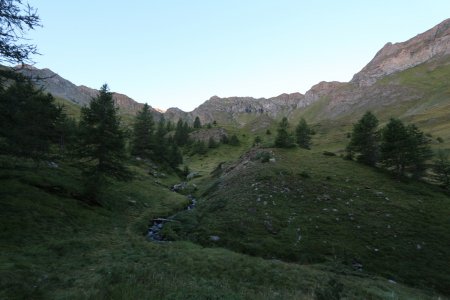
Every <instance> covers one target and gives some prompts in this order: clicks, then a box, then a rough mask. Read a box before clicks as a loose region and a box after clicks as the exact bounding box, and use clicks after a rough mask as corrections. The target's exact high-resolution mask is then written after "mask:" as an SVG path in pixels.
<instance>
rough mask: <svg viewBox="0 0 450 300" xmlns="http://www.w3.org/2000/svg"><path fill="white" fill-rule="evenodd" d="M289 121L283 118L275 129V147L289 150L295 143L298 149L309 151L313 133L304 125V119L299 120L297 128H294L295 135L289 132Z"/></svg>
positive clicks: (306, 124)
mask: <svg viewBox="0 0 450 300" xmlns="http://www.w3.org/2000/svg"><path fill="white" fill-rule="evenodd" d="M289 127H290V125H289V121H288V119H287V118H286V117H284V118H283V119H282V120H281V121H280V123H279V124H278V128H277V136H276V137H275V147H278V148H291V147H294V146H295V143H297V145H298V146H299V147H300V148H304V149H310V147H311V137H312V135H313V134H314V131H313V130H312V129H311V128H310V126H309V125H308V123H306V121H305V119H304V118H301V119H300V121H299V123H298V124H297V126H296V127H295V133H294V134H292V133H291V132H290V131H289Z"/></svg>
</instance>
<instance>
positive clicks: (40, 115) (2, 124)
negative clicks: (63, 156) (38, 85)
mask: <svg viewBox="0 0 450 300" xmlns="http://www.w3.org/2000/svg"><path fill="white" fill-rule="evenodd" d="M64 118H65V115H64V114H63V110H62V107H59V106H57V105H55V103H54V99H53V97H52V95H50V94H44V93H42V91H40V90H36V89H35V88H34V87H33V84H32V83H31V82H29V81H28V80H25V79H22V80H20V81H16V82H14V83H13V84H12V85H10V86H9V87H8V88H7V89H5V88H3V87H0V151H1V153H3V154H9V155H13V156H17V157H25V158H32V159H34V160H40V159H44V158H46V157H47V156H48V154H49V149H50V145H51V144H52V143H57V141H58V130H59V129H60V128H59V127H58V126H61V123H62V122H64Z"/></svg>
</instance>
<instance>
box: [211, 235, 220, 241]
mask: <svg viewBox="0 0 450 300" xmlns="http://www.w3.org/2000/svg"><path fill="white" fill-rule="evenodd" d="M209 240H210V241H212V242H218V241H220V236H218V235H211V236H210V237H209Z"/></svg>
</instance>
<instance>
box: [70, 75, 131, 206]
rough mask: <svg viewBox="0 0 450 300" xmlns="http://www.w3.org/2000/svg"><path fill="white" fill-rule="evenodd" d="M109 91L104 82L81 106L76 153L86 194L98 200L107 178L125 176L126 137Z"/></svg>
mask: <svg viewBox="0 0 450 300" xmlns="http://www.w3.org/2000/svg"><path fill="white" fill-rule="evenodd" d="M117 110H118V109H117V108H116V107H115V106H114V101H113V97H112V93H111V92H109V90H108V86H107V85H106V84H105V85H103V86H102V87H101V89H100V92H99V95H98V96H97V97H96V98H93V99H92V101H91V103H90V104H89V107H83V108H82V109H81V120H80V124H79V147H78V155H79V156H80V158H81V160H82V164H83V166H84V174H85V176H86V179H87V180H86V196H88V197H89V198H90V199H89V200H92V201H95V202H97V200H98V199H97V197H98V193H99V191H100V190H101V188H102V186H103V184H104V183H105V181H106V179H107V178H109V177H111V178H116V179H119V180H126V179H129V178H130V175H131V174H130V172H129V171H128V169H127V168H126V166H125V160H126V152H125V138H124V132H123V130H122V129H121V125H120V118H119V116H118V115H117Z"/></svg>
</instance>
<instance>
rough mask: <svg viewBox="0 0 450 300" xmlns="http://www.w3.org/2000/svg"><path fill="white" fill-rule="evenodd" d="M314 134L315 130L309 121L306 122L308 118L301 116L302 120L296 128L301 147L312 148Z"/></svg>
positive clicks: (298, 142) (296, 135) (297, 139)
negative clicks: (309, 124)
mask: <svg viewBox="0 0 450 300" xmlns="http://www.w3.org/2000/svg"><path fill="white" fill-rule="evenodd" d="M312 134H313V131H312V130H311V128H310V127H309V126H308V123H306V120H305V119H304V118H301V119H300V122H299V123H298V125H297V127H296V128H295V137H296V141H297V144H298V145H299V147H301V148H304V149H310V147H311V136H312Z"/></svg>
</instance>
